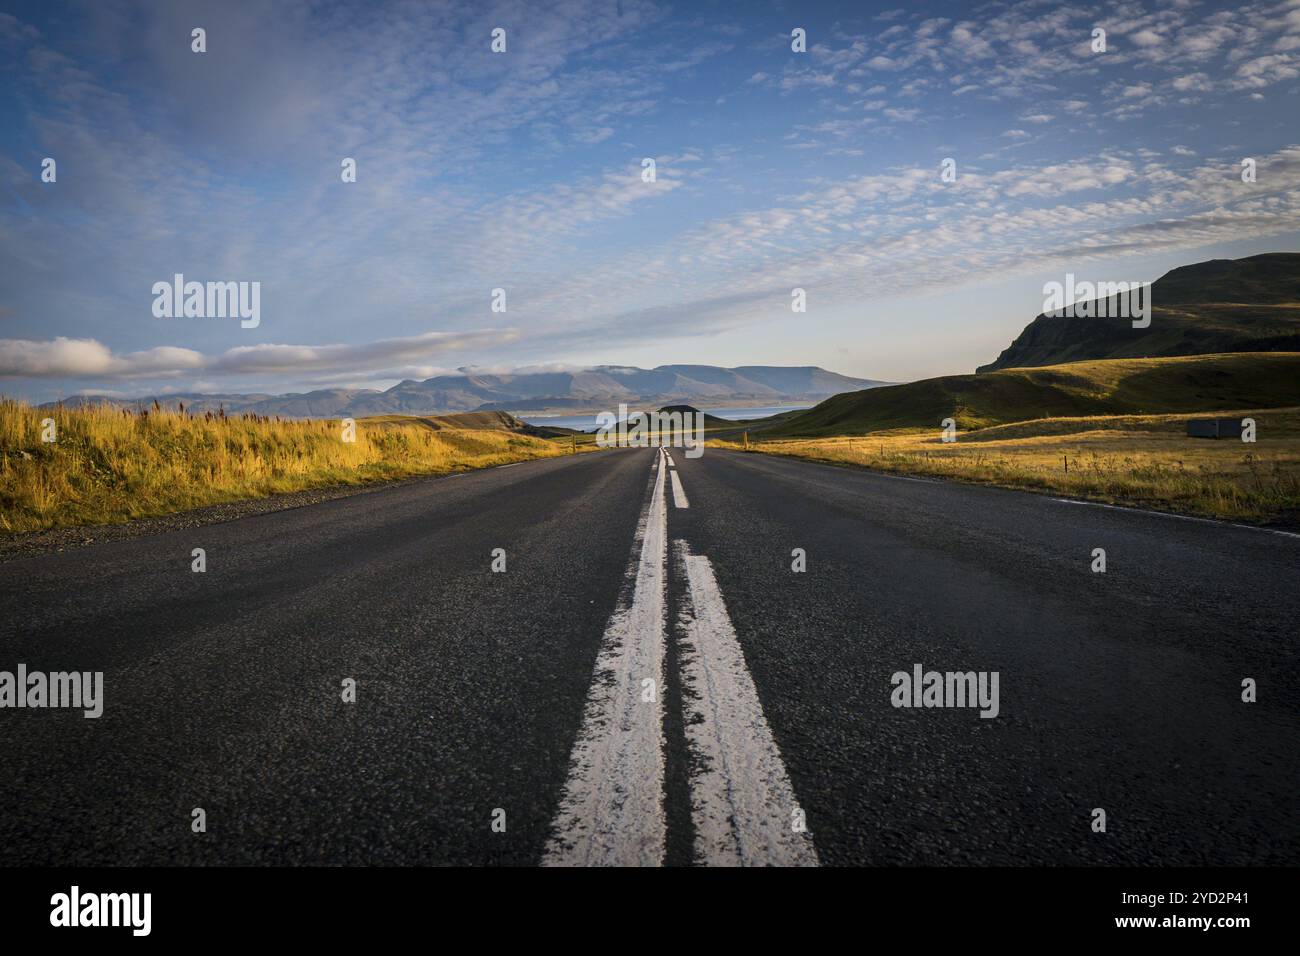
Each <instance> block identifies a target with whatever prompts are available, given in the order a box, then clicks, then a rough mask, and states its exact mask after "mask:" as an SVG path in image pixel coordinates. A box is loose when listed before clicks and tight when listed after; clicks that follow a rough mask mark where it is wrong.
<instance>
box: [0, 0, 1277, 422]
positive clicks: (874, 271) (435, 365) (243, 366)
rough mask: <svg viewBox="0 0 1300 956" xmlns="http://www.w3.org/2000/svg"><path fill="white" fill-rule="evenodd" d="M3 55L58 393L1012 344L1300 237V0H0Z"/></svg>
mask: <svg viewBox="0 0 1300 956" xmlns="http://www.w3.org/2000/svg"><path fill="white" fill-rule="evenodd" d="M194 27H203V28H204V29H205V30H206V31H207V52H206V53H194V52H192V51H191V30H192V29H193V28H194ZM495 27H501V28H503V29H505V31H506V43H507V50H506V52H505V53H501V54H497V53H493V52H492V51H491V50H490V42H491V31H492V30H493V28H495ZM1096 27H1100V28H1103V29H1105V30H1106V31H1107V49H1106V51H1105V52H1104V53H1095V52H1093V50H1092V49H1091V44H1092V31H1093V29H1094V28H1096ZM794 28H802V29H804V30H805V31H806V34H807V52H806V53H795V52H792V50H791V39H790V33H791V30H792V29H794ZM0 83H2V84H3V89H4V93H5V95H4V97H3V98H2V100H0V183H3V187H4V188H3V191H2V192H0V391H3V392H4V393H5V394H8V395H17V396H21V397H24V398H28V399H31V400H46V399H49V398H53V397H58V396H60V395H67V394H73V393H75V392H79V391H80V392H86V391H96V392H106V393H113V394H123V395H138V394H145V393H149V392H154V391H169V392H177V391H190V390H204V391H274V392H282V391H300V390H305V389H309V388H318V387H326V386H371V387H384V386H387V385H389V384H392V383H393V382H395V381H397V380H400V379H402V378H425V377H429V376H431V375H435V374H440V373H443V372H446V371H448V370H453V369H456V368H461V367H472V368H482V369H490V370H507V369H514V368H519V367H533V366H539V365H545V366H548V367H555V366H558V367H571V366H572V367H581V366H586V365H592V364H607V363H609V364H629V365H642V366H652V365H657V364H666V363H706V364H716V365H743V364H769V365H795V364H814V365H822V366H825V367H827V368H830V369H833V370H835V371H839V372H844V373H846V374H853V375H861V376H864V377H869V378H881V379H889V380H909V379H915V378H921V377H927V376H932V375H941V374H948V373H955V372H967V371H970V370H972V369H973V368H974V366H975V365H977V364H980V363H983V362H987V361H990V360H991V359H992V358H993V357H994V356H996V355H997V353H998V352H999V351H1000V350H1001V349H1002V348H1004V347H1005V346H1006V345H1007V343H1008V342H1009V341H1010V339H1011V338H1012V337H1013V336H1014V335H1015V334H1016V333H1017V332H1018V331H1019V330H1020V329H1021V328H1022V327H1023V326H1024V325H1025V324H1026V323H1027V322H1028V321H1029V320H1030V319H1032V318H1033V316H1034V315H1035V314H1036V313H1037V312H1039V311H1040V310H1041V308H1042V302H1043V292H1042V289H1043V284H1044V283H1045V282H1048V281H1052V280H1058V281H1059V280H1061V279H1063V276H1064V274H1065V273H1066V272H1067V271H1070V272H1074V273H1075V274H1076V275H1077V276H1079V277H1080V278H1081V279H1107V280H1115V281H1120V280H1148V281H1149V280H1151V279H1154V278H1156V277H1157V276H1159V275H1160V274H1161V273H1163V272H1165V271H1167V270H1168V269H1170V268H1173V267H1175V266H1177V265H1181V264H1185V263H1188V262H1194V261H1199V260H1203V259H1208V258H1215V257H1238V256H1243V255H1251V254H1254V253H1257V252H1265V251H1275V250H1296V249H1300V243H1298V242H1297V240H1298V239H1300V145H1298V144H1300V129H1298V127H1297V117H1300V109H1297V106H1298V101H1300V0H1295V2H1280V3H1279V2H1252V0H1247V2H1245V3H1232V4H1216V3H1190V2H1189V3H1180V2H1174V3H1169V2H1161V3H1143V2H1121V3H1115V4H1098V5H1086V6H1085V5H1070V4H1059V3H1051V2H1023V3H989V4H944V3H933V4H929V3H918V4H910V5H907V6H906V7H899V6H897V5H896V4H889V3H885V4H867V3H842V4H808V3H789V4H779V3H769V4H765V3H762V2H745V3H735V4H727V3H702V2H692V3H682V4H677V5H671V4H661V3H650V2H637V0H625V2H621V3H594V2H592V3H588V2H582V0H566V2H561V3H554V4H545V3H536V2H529V3H523V2H512V3H493V2H490V0H489V2H476V3H473V4H470V3H463V4H458V5H450V4H436V3H425V2H418V3H417V2H405V3H381V2H370V3H342V2H334V3H330V2H319V0H313V2H298V0H275V2H270V0H266V2H258V0H249V2H241V3H238V4H233V3H224V2H223V3H198V2H175V0H169V2H138V0H97V2H88V3H85V4H79V3H58V2H48V0H43V2H40V3H31V4H25V3H18V4H13V3H4V4H3V5H0ZM45 157H52V158H54V159H55V160H56V162H57V164H58V165H57V175H58V178H57V182H54V183H43V182H42V181H41V163H42V160H43V158H45ZM344 157H353V158H355V159H356V161H357V181H356V182H355V183H344V182H342V181H341V177H340V162H341V160H342V159H343V158H344ZM645 157H652V158H654V159H655V160H656V172H657V179H656V181H655V182H654V183H645V182H643V181H642V176H641V168H642V159H643V158H645ZM947 157H951V158H953V159H954V160H955V161H956V164H957V179H956V181H955V182H952V183H944V182H942V181H941V177H940V166H941V163H942V161H943V159H944V158H947ZM1244 157H1251V158H1254V159H1255V160H1256V162H1257V170H1258V177H1257V181H1256V182H1255V183H1243V182H1242V181H1241V176H1240V172H1241V168H1240V165H1239V164H1240V161H1241V160H1242V158H1244ZM178 272H179V273H183V274H184V275H185V277H186V278H187V279H190V280H198V281H208V280H212V281H228V280H231V281H257V282H260V283H261V300H262V301H261V322H260V325H258V327H256V328H241V327H240V323H239V322H238V321H237V320H231V319H213V318H172V319H160V318H155V317H154V315H153V312H152V305H153V295H152V292H151V289H152V286H153V284H154V283H155V282H158V281H170V279H171V277H172V276H173V275H174V274H175V273H178ZM498 287H500V288H504V289H505V290H506V303H507V311H506V312H505V313H493V312H492V311H491V309H490V304H491V290H492V289H493V288H498ZM795 287H800V288H803V289H805V290H806V294H807V302H808V311H807V313H806V314H795V313H792V311H791V308H790V290H791V289H792V288H795Z"/></svg>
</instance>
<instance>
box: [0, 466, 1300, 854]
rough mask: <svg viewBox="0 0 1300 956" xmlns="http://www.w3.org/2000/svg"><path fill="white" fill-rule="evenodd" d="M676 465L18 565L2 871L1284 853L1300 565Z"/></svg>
mask: <svg viewBox="0 0 1300 956" xmlns="http://www.w3.org/2000/svg"><path fill="white" fill-rule="evenodd" d="M671 457H672V461H671V463H670V462H669V460H668V459H667V457H661V455H660V453H659V452H658V451H657V450H654V449H645V450H628V451H608V452H601V453H598V454H589V455H581V456H575V457H566V458H560V459H552V460H547V461H539V462H530V463H525V464H519V465H513V466H506V467H503V468H496V469H491V470H487V471H482V472H473V473H469V474H465V475H461V476H455V477H448V478H442V479H436V480H430V481H427V482H419V483H414V484H407V485H403V486H400V487H391V488H386V489H380V490H376V491H372V492H368V493H365V494H360V495H356V496H353V497H348V498H341V499H337V500H333V501H327V502H323V503H320V504H315V505H311V506H308V507H301V508H295V509H290V510H285V511H280V512H274V513H269V514H261V515H256V516H253V517H247V518H243V519H240V520H235V521H229V522H226V523H223V524H213V525H208V526H205V527H199V528H192V529H186V530H180V531H172V532H168V533H164V534H158V535H153V536H149V537H141V538H136V539H131V540H120V541H110V542H105V543H100V544H93V545H90V546H88V547H84V548H79V549H75V550H68V551H64V552H61V553H54V554H46V555H38V556H30V557H23V558H19V559H16V560H11V561H8V562H5V563H0V595H3V607H4V613H3V617H2V619H0V670H7V671H13V670H15V668H16V666H17V665H18V664H19V663H22V664H25V665H26V667H27V669H28V671H29V672H32V671H45V672H48V671H63V670H77V671H102V672H103V674H104V687H105V690H104V712H103V716H102V717H100V718H98V719H86V718H84V717H83V716H82V713H81V711H79V710H56V709H27V708H24V709H8V708H7V709H0V757H2V759H0V763H2V764H3V773H0V865H15V864H147V863H162V864H250V863H251V864H309V863H346V864H363V863H384V864H443V863H462V864H476V865H478V864H486V865H491V864H524V865H535V864H538V863H546V864H556V865H564V864H583V863H585V864H599V863H625V864H626V863H632V864H646V863H650V864H653V863H668V864H687V863H692V862H696V863H707V864H711V865H730V864H761V863H776V864H791V865H811V864H814V863H821V864H824V865H825V864H829V865H835V864H1128V863H1136V864H1248V863H1263V864H1282V863H1288V864H1295V863H1298V862H1300V806H1298V801H1297V796H1296V795H1297V794H1300V756H1298V751H1297V741H1298V740H1300V688H1298V687H1297V679H1298V678H1300V650H1298V649H1297V635H1300V537H1297V536H1294V535H1285V534H1279V533H1274V532H1269V531H1260V530H1254V529H1248V528H1240V527H1234V526H1230V525H1221V524H1215V523H1210V522H1200V521H1193V520H1185V519H1178V518H1173V517H1168V516H1161V515H1153V514H1149V513H1144V512H1138V511H1128V510H1120V509H1110V508H1104V507H1099V506H1091V505H1085V504H1077V503H1070V502H1064V501H1058V500H1055V499H1052V498H1050V497H1047V496H1037V495H1031V494H1025V493H1018V492H1012V491H1002V490H997V489H989V488H982V487H972V486H963V485H958V484H946V483H940V482H931V481H918V480H909V479H904V478H896V477H891V476H884V475H874V474H869V473H864V472H857V471H849V470H844V469H838V468H833V467H830V466H824V465H818V464H812V463H807V462H799V461H793V460H787V459H779V458H772V457H767V456H760V455H746V454H740V453H733V452H724V451H719V450H715V449H708V450H707V451H706V452H705V453H704V455H703V456H702V457H701V458H699V459H695V460H692V459H689V458H687V457H686V456H685V455H684V454H683V453H682V451H681V450H674V451H673V452H672V453H671ZM194 548H203V549H204V550H205V552H206V561H207V570H206V572H204V573H195V572H193V571H192V570H191V562H192V560H193V559H192V557H191V552H192V549H194ZM498 548H500V549H504V552H505V561H506V570H505V571H504V572H495V571H493V570H492V564H493V550H494V549H498ZM1095 548H1104V549H1105V551H1106V558H1107V569H1106V571H1105V573H1094V572H1093V571H1092V570H1091V565H1092V563H1093V556H1092V552H1093V549H1095ZM794 549H802V550H803V552H804V554H805V561H806V570H804V571H802V572H799V571H794V570H792V563H793V562H794V561H795V558H794V557H793V556H792V551H794ZM915 665H921V667H922V669H923V671H930V670H936V671H940V672H949V671H953V672H967V671H973V672H977V673H978V672H984V673H986V674H991V673H992V672H997V674H998V699H997V716H996V717H989V718H985V717H981V715H980V710H979V709H978V708H975V707H915V708H901V707H895V706H893V703H892V702H891V701H892V699H893V697H894V692H895V687H894V684H893V681H892V679H891V678H892V675H894V674H895V673H896V672H906V673H909V674H910V673H911V672H912V671H913V668H914V666H915ZM345 678H352V679H354V680H355V681H356V701H355V702H353V703H349V702H345V701H344V700H343V699H342V686H343V681H344V679H345ZM1244 678H1252V679H1254V680H1255V682H1256V683H1257V687H1258V700H1257V702H1255V703H1245V702H1243V701H1242V699H1241V696H1242V680H1243V679H1244ZM200 807H201V808H203V810H204V811H205V814H206V821H207V830H206V832H204V833H195V832H192V827H191V821H192V811H193V810H194V808H200ZM1096 808H1100V809H1104V810H1105V813H1106V830H1105V832H1094V830H1093V826H1092V825H1093V821H1094V814H1093V811H1094V809H1096ZM494 823H495V826H494Z"/></svg>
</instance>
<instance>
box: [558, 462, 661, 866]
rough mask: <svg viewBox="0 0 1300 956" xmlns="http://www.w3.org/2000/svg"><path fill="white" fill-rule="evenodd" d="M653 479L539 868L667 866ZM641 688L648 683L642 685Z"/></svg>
mask: <svg viewBox="0 0 1300 956" xmlns="http://www.w3.org/2000/svg"><path fill="white" fill-rule="evenodd" d="M652 473H653V476H654V478H653V482H654V488H653V491H652V492H651V494H650V500H649V502H647V504H646V505H645V506H644V507H643V509H642V512H641V517H640V519H639V521H638V523H637V531H636V536H635V538H634V540H633V543H632V558H631V560H630V562H629V567H628V576H629V577H632V578H634V580H635V584H634V585H633V588H632V595H631V599H630V602H629V601H628V600H627V599H626V598H624V599H621V600H620V603H619V606H618V607H616V608H615V610H614V613H613V614H612V615H611V616H610V619H609V623H608V624H607V625H606V627H605V635H604V638H603V639H602V641H601V648H600V653H599V654H598V655H597V657H596V668H595V672H594V674H593V676H592V683H591V689H590V690H589V691H588V693H587V705H586V709H585V712H584V715H583V721H582V730H581V731H580V732H579V733H578V739H577V741H576V742H575V743H574V745H573V753H572V756H571V758H570V763H569V777H568V780H567V782H566V783H565V786H564V793H563V796H562V797H561V799H560V808H559V810H558V811H557V813H556V816H555V820H554V822H553V823H552V826H551V838H550V841H549V842H548V844H547V847H546V851H545V852H544V854H543V856H542V865H543V866H659V865H662V863H663V858H664V840H665V835H666V832H667V824H666V822H665V817H664V804H663V800H664V797H663V794H664V740H663V726H664V722H663V706H662V704H661V703H660V701H661V695H662V693H663V683H664V680H663V677H664V673H663V672H664V618H665V612H666V604H667V602H666V596H665V591H666V587H667V580H668V575H667V571H668V567H667V565H668V527H667V506H666V505H665V502H664V470H663V469H662V468H659V469H654V470H653V472H652ZM646 681H653V682H654V683H653V684H652V685H649V686H647V685H646V684H645V683H644V682H646ZM647 697H648V698H649V699H648V700H647Z"/></svg>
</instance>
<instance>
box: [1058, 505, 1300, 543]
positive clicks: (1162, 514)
mask: <svg viewBox="0 0 1300 956" xmlns="http://www.w3.org/2000/svg"><path fill="white" fill-rule="evenodd" d="M1052 501H1059V502H1061V504H1065V505H1091V506H1092V507H1093V508H1109V509H1110V510H1111V511H1135V512H1137V513H1138V514H1143V515H1156V516H1157V517H1160V518H1177V519H1178V520H1179V521H1199V522H1201V523H1203V524H1217V525H1225V524H1226V525H1228V526H1229V527H1232V528H1245V529H1246V530H1247V531H1267V532H1268V533H1269V534H1280V535H1282V537H1284V538H1300V534H1296V533H1295V532H1294V531H1279V530H1278V529H1277V528H1261V527H1259V526H1258V525H1253V524H1241V523H1240V522H1237V521H1222V520H1220V519H1218V518H1200V517H1197V516H1196V515H1180V514H1175V513H1173V512H1172V511H1151V510H1150V509H1148V508H1129V507H1126V506H1124V505H1108V504H1106V503H1105V502H1104V501H1083V500H1081V499H1079V498H1053V499H1052Z"/></svg>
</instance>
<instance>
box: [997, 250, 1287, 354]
mask: <svg viewBox="0 0 1300 956" xmlns="http://www.w3.org/2000/svg"><path fill="white" fill-rule="evenodd" d="M1080 278H1083V277H1082V276H1081V277H1080ZM1148 291H1149V293H1150V296H1151V303H1152V313H1151V325H1150V327H1148V328H1145V329H1135V328H1133V325H1132V321H1131V320H1130V319H1127V318H1083V317H1077V318H1076V317H1070V316H1063V315H1039V316H1038V317H1037V318H1035V319H1034V321H1033V322H1031V323H1029V325H1027V326H1026V327H1025V329H1024V330H1023V331H1022V332H1021V333H1020V334H1019V335H1018V336H1017V337H1016V339H1015V341H1013V342H1012V343H1011V345H1010V346H1008V347H1007V349H1006V350H1005V351H1003V352H1002V354H1001V355H999V356H998V357H997V359H996V360H994V361H993V362H991V363H989V364H988V365H982V366H980V367H979V369H977V371H980V372H992V371H996V370H998V369H1007V368H1026V367H1038V366H1045V365H1059V364H1060V363H1062V362H1079V361H1088V360H1092V359H1107V358H1148V357H1161V356H1173V355H1206V354H1212V353H1221V352H1300V253H1293V252H1274V253H1267V254H1265V255H1259V256H1251V257H1249V258H1246V259H1213V260H1210V261H1209V262H1198V263H1195V264H1194V265H1189V266H1183V267H1181V268H1178V269H1174V270H1173V271H1171V272H1168V273H1166V274H1165V275H1164V276H1162V277H1161V278H1159V279H1157V280H1156V281H1155V282H1154V283H1152V285H1151V288H1150V289H1149V290H1148ZM1112 301H1114V300H1112ZM1107 311H1108V313H1109V314H1111V315H1113V314H1114V311H1115V310H1113V309H1108V310H1107ZM1097 314H1099V313H1098V310H1096V309H1094V310H1093V315H1094V316H1095V315H1097Z"/></svg>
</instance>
